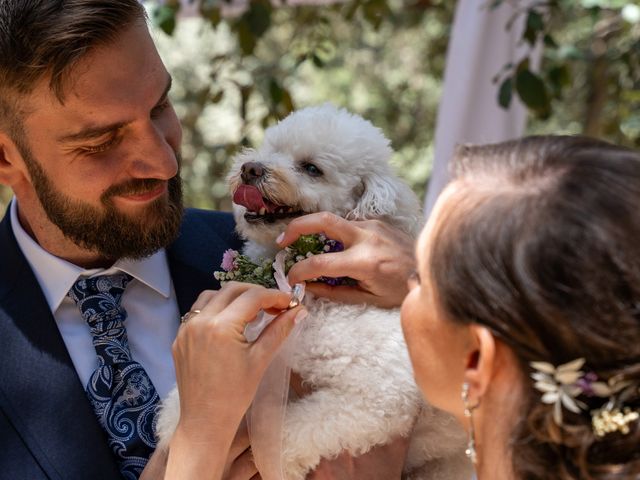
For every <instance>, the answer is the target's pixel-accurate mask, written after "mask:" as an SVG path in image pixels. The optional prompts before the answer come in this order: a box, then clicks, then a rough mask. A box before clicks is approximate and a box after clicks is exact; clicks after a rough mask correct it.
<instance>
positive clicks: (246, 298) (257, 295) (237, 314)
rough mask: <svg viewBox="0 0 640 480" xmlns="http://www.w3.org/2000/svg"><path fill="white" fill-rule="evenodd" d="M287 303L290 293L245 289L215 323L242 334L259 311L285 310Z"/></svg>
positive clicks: (289, 299)
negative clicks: (230, 327)
mask: <svg viewBox="0 0 640 480" xmlns="http://www.w3.org/2000/svg"><path fill="white" fill-rule="evenodd" d="M289 302H291V294H290V293H286V292H281V291H280V290H273V289H266V288H263V287H260V288H251V289H247V290H245V291H244V292H242V294H240V295H238V296H237V297H236V298H235V299H233V300H232V301H231V303H229V305H227V307H226V308H225V309H224V310H222V311H221V312H219V313H218V314H217V317H216V321H217V322H219V323H220V324H223V323H224V324H227V325H232V326H233V327H234V328H235V329H236V330H237V331H239V332H242V331H243V330H244V327H245V325H246V324H247V323H248V322H250V321H253V320H254V319H255V317H256V315H257V314H258V312H259V311H260V310H265V311H266V310H269V309H274V310H278V311H280V310H286V309H287V307H288V306H289ZM203 313H204V312H203Z"/></svg>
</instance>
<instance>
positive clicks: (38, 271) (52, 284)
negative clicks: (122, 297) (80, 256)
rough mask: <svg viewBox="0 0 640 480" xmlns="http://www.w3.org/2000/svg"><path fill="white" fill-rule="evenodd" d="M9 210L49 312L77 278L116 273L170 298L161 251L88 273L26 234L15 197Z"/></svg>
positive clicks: (55, 307) (166, 272) (166, 267)
mask: <svg viewBox="0 0 640 480" xmlns="http://www.w3.org/2000/svg"><path fill="white" fill-rule="evenodd" d="M9 211H10V220H11V228H12V229H13V233H14V235H15V237H16V241H17V242H18V246H19V247H20V249H21V250H22V253H23V254H24V256H25V258H26V259H27V262H29V265H30V266H31V269H32V270H33V273H34V274H35V276H36V279H37V280H38V282H39V283H40V287H41V288H42V291H43V293H44V296H45V298H46V300H47V303H48V304H49V308H50V309H51V311H52V312H55V311H56V310H57V309H58V307H59V306H60V304H61V303H62V301H63V300H64V298H65V297H66V295H67V292H68V291H69V290H70V289H71V287H72V286H73V284H74V283H75V281H76V280H77V279H78V277H81V276H86V277H91V276H94V275H98V274H111V273H115V272H116V271H122V272H125V273H128V274H129V275H131V276H132V277H134V278H135V279H137V280H139V281H140V282H142V283H144V284H145V285H147V286H148V287H149V288H151V289H153V290H155V291H156V292H158V293H159V294H160V295H162V296H163V297H165V298H169V297H170V295H171V276H170V274H169V264H168V261H167V254H166V251H165V249H164V248H163V249H160V250H158V251H157V252H156V253H154V254H153V255H151V256H150V257H146V258H143V259H142V260H132V259H120V260H118V261H116V263H114V264H113V266H111V267H110V268H108V269H104V268H99V269H96V268H94V269H88V270H87V269H84V268H82V267H79V266H77V265H74V264H73V263H70V262H68V261H66V260H64V259H62V258H59V257H56V256H55V255H52V254H51V253H49V252H47V251H46V250H45V249H44V248H42V247H41V246H40V245H39V244H38V243H37V242H36V241H35V240H34V239H33V238H31V236H30V235H29V234H28V233H27V232H25V230H24V229H23V228H22V225H21V224H20V220H19V219H18V202H17V199H16V198H15V197H14V198H13V200H12V201H11V205H10V207H9Z"/></svg>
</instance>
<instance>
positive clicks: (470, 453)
mask: <svg viewBox="0 0 640 480" xmlns="http://www.w3.org/2000/svg"><path fill="white" fill-rule="evenodd" d="M462 404H463V405H464V416H465V417H467V418H468V419H469V441H468V442H467V449H466V450H465V451H464V453H465V454H466V455H467V458H468V459H469V460H471V462H472V463H473V464H474V465H476V464H477V463H478V456H477V455H476V435H475V431H474V429H473V411H474V410H475V409H476V408H478V407H479V406H480V402H478V403H476V404H475V405H469V384H468V383H467V382H464V383H463V384H462Z"/></svg>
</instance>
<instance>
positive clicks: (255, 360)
mask: <svg viewBox="0 0 640 480" xmlns="http://www.w3.org/2000/svg"><path fill="white" fill-rule="evenodd" d="M290 300H291V295H290V294H288V293H284V292H280V291H278V290H267V289H265V288H264V287H260V286H257V285H249V284H243V283H235V282H231V283H228V284H226V285H225V286H224V287H223V288H222V289H221V290H220V291H217V292H213V291H206V292H203V293H202V294H201V295H200V297H199V298H198V300H197V301H196V303H195V304H194V305H193V307H192V311H193V310H200V313H197V314H195V315H193V316H192V317H191V318H190V320H189V321H188V322H187V323H186V324H184V325H183V326H181V327H180V330H179V332H178V336H177V338H176V340H175V342H174V345H173V356H174V361H175V366H176V380H177V384H178V390H179V392H180V421H179V422H178V426H177V428H176V433H175V434H174V436H173V439H172V441H171V445H170V451H169V461H168V465H167V472H166V476H165V478H171V479H181V478H221V476H222V473H223V471H224V470H225V469H228V467H229V466H228V465H226V459H227V456H228V454H229V449H230V446H231V443H232V440H233V438H234V436H235V433H236V431H237V429H238V425H239V424H240V421H241V419H242V417H243V415H244V413H245V411H246V410H247V408H248V407H249V405H250V403H251V401H252V399H253V396H254V394H255V392H256V390H257V387H258V384H259V382H260V379H261V378H262V375H263V374H264V372H265V370H266V368H267V366H268V365H269V363H270V361H271V359H272V358H273V356H274V354H275V353H276V351H277V349H278V347H279V346H280V345H281V344H282V342H283V341H284V340H285V338H286V337H287V335H288V334H289V332H290V331H291V329H292V328H293V326H294V319H295V318H296V316H297V315H299V314H300V316H302V312H305V311H304V310H303V308H302V307H297V308H295V309H292V310H286V311H285V309H286V308H287V307H288V305H289V301H290ZM260 310H265V311H266V312H268V313H272V314H276V313H278V312H280V311H283V313H281V314H280V315H279V316H278V317H276V319H275V320H274V321H273V322H272V323H271V324H270V325H269V326H268V327H267V328H266V329H265V330H264V331H263V332H262V334H261V335H260V337H259V338H258V340H257V341H256V342H254V343H251V344H249V343H247V341H246V340H245V338H244V335H243V330H244V327H245V325H246V324H247V323H248V322H250V321H252V320H254V319H255V317H256V315H257V314H258V312H259V311H260ZM298 318H300V317H298Z"/></svg>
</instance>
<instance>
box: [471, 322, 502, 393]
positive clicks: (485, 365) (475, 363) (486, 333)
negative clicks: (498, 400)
mask: <svg viewBox="0 0 640 480" xmlns="http://www.w3.org/2000/svg"><path fill="white" fill-rule="evenodd" d="M469 328H470V333H471V339H470V341H471V348H470V350H469V353H468V354H467V359H466V367H465V371H464V381H465V382H466V383H467V384H468V385H469V401H470V403H471V404H477V403H478V402H479V400H480V399H481V398H482V397H483V396H484V394H485V393H486V392H487V390H488V388H489V384H490V383H491V380H492V378H493V377H494V375H495V368H496V339H495V337H494V336H493V333H492V332H491V330H489V329H488V328H486V327H483V326H482V325H476V324H474V325H471V326H470V327H469Z"/></svg>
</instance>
